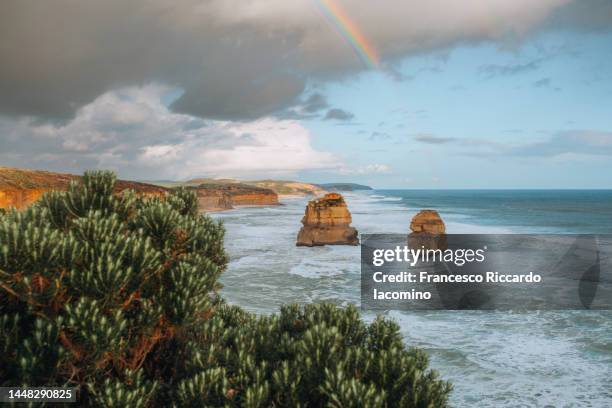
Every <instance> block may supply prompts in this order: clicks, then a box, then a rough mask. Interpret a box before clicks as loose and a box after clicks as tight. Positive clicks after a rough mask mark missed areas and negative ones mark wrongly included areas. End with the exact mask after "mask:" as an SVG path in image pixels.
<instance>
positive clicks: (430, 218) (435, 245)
mask: <svg viewBox="0 0 612 408" xmlns="http://www.w3.org/2000/svg"><path fill="white" fill-rule="evenodd" d="M410 230H411V231H412V232H411V233H410V234H409V235H408V246H409V247H410V248H420V247H421V246H424V247H425V248H426V249H446V248H447V241H446V226H445V225H444V221H442V218H441V217H440V214H438V212H437V211H434V210H421V211H419V213H418V214H417V215H415V216H414V217H412V221H411V222H410Z"/></svg>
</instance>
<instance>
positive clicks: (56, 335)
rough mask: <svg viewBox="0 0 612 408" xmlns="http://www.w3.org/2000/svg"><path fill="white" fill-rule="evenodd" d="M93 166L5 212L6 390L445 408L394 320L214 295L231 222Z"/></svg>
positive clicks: (207, 402) (102, 400) (445, 389)
mask: <svg viewBox="0 0 612 408" xmlns="http://www.w3.org/2000/svg"><path fill="white" fill-rule="evenodd" d="M114 182H115V177H114V175H113V174H112V173H108V172H88V173H86V174H85V175H84V177H83V179H82V182H80V183H76V182H75V183H73V184H71V186H70V188H69V190H68V191H67V192H64V193H59V192H54V193H50V194H46V195H45V196H44V197H43V198H42V199H41V200H40V201H39V202H37V203H36V204H35V205H33V206H32V207H30V208H29V209H27V210H25V211H22V212H17V211H9V212H6V213H3V214H0V385H2V386H6V385H12V386H16V385H30V386H41V385H46V386H52V385H56V386H72V387H78V390H79V391H78V398H79V402H80V405H83V406H100V407H125V406H130V407H132V406H133V407H168V406H177V407H179V406H180V407H185V406H186V407H190V406H193V407H200V406H226V407H238V406H244V407H271V406H272V407H321V406H330V407H443V406H445V405H446V401H447V396H448V394H449V392H450V385H449V384H447V383H446V382H443V381H441V380H439V379H438V378H437V375H436V374H435V373H434V372H433V371H428V370H427V359H426V356H425V355H424V354H423V353H422V352H421V351H418V350H415V349H410V350H408V349H406V348H405V346H404V345H403V343H402V339H401V336H400V334H399V328H398V326H397V325H396V324H395V323H393V322H390V321H387V320H384V319H381V318H379V319H376V320H375V321H374V322H373V323H371V324H370V325H367V324H365V323H364V322H363V321H362V320H360V318H359V315H358V313H357V311H356V309H355V308H354V307H348V308H337V307H335V306H332V305H329V304H320V305H308V306H305V307H299V306H297V305H291V306H286V307H283V308H282V309H281V311H280V313H279V314H278V315H272V316H260V317H258V316H255V315H253V314H250V313H247V312H245V311H243V310H242V309H240V308H238V307H235V306H228V305H226V304H225V303H224V302H223V301H222V300H221V299H220V298H219V297H218V295H217V290H218V289H219V284H218V282H217V279H218V278H219V275H220V274H221V273H222V272H223V270H224V269H225V266H226V264H227V256H226V254H225V252H224V249H223V238H224V229H223V226H222V225H221V224H220V223H218V222H215V221H213V220H212V219H211V218H210V217H208V216H202V215H199V214H198V212H197V200H196V197H195V196H194V194H193V193H191V192H189V191H187V190H184V189H179V190H177V191H175V192H174V193H173V194H172V195H169V196H167V197H148V198H145V197H140V196H137V195H136V194H135V193H133V192H124V193H122V194H121V195H113V194H112V191H113V184H114Z"/></svg>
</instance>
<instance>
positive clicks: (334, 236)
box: [297, 193, 359, 246]
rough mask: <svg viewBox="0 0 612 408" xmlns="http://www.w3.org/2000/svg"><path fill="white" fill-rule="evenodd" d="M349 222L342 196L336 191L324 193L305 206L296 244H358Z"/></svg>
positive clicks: (355, 232) (350, 218) (349, 218)
mask: <svg viewBox="0 0 612 408" xmlns="http://www.w3.org/2000/svg"><path fill="white" fill-rule="evenodd" d="M351 222H352V217H351V213H350V212H349V210H348V207H347V206H346V202H345V201H344V198H343V197H342V196H341V195H340V194H338V193H329V194H326V195H325V196H323V197H322V198H318V199H315V200H312V201H310V202H309V203H308V205H307V206H306V211H305V213H304V218H302V224H304V226H303V227H302V229H300V232H299V233H298V236H297V245H298V246H317V245H359V238H357V230H356V229H355V228H353V227H351Z"/></svg>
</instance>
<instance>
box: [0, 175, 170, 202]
mask: <svg viewBox="0 0 612 408" xmlns="http://www.w3.org/2000/svg"><path fill="white" fill-rule="evenodd" d="M80 178H81V177H80V176H75V175H73V174H65V173H52V172H49V171H40V170H28V169H17V168H12V167H0V208H16V209H18V210H20V209H23V208H26V207H28V206H29V205H31V204H32V203H34V202H35V201H36V200H38V199H39V198H40V197H41V196H42V195H43V194H44V193H46V192H49V191H66V190H67V189H68V186H69V185H70V181H72V180H79V179H80ZM126 189H132V190H134V191H136V193H138V194H143V195H150V196H162V195H165V194H166V192H167V191H168V190H167V189H166V188H163V187H159V186H154V185H152V184H146V183H138V182H134V181H125V180H117V182H116V183H115V193H120V192H121V191H123V190H126Z"/></svg>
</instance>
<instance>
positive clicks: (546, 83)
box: [533, 78, 551, 88]
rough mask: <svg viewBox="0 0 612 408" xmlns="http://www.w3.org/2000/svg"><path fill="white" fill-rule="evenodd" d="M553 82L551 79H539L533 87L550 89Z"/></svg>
mask: <svg viewBox="0 0 612 408" xmlns="http://www.w3.org/2000/svg"><path fill="white" fill-rule="evenodd" d="M550 83H551V80H550V78H542V79H538V80H537V81H535V82H534V83H533V86H534V87H536V88H548V87H550Z"/></svg>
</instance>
